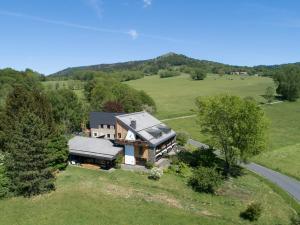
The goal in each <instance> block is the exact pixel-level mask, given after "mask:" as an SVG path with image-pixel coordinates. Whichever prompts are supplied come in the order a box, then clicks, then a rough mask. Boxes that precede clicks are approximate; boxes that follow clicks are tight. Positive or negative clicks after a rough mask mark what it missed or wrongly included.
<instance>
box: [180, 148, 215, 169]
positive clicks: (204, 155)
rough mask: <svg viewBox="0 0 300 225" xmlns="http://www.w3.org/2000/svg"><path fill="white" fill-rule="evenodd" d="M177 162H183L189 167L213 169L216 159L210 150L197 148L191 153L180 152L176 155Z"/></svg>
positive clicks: (212, 150)
mask: <svg viewBox="0 0 300 225" xmlns="http://www.w3.org/2000/svg"><path fill="white" fill-rule="evenodd" d="M177 155H178V160H179V161H182V162H185V163H186V164H188V165H189V166H191V167H194V168H196V167H199V166H202V167H211V168H212V167H215V166H216V165H217V164H218V158H217V156H216V154H215V153H214V149H212V148H198V149H196V150H193V151H182V152H179V153H178V154H177Z"/></svg>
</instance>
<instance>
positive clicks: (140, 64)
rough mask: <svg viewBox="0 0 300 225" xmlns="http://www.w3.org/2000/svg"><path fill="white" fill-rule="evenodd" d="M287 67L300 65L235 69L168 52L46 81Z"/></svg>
mask: <svg viewBox="0 0 300 225" xmlns="http://www.w3.org/2000/svg"><path fill="white" fill-rule="evenodd" d="M287 65H292V66H296V67H300V63H292V64H282V65H271V66H267V65H266V66H265V65H261V66H255V67H248V66H234V65H228V64H223V63H218V62H213V61H208V60H199V59H194V58H190V57H188V56H185V55H182V54H176V53H173V52H171V53H167V54H164V55H161V56H159V57H156V58H154V59H148V60H137V61H129V62H120V63H111V64H97V65H90V66H80V67H70V68H67V69H64V70H61V71H58V72H56V73H54V74H51V75H49V76H48V79H49V80H60V79H77V80H89V79H91V78H92V77H95V76H101V75H110V76H112V77H115V78H119V79H120V80H121V81H128V80H135V79H139V78H142V77H144V76H149V75H155V74H157V73H158V71H159V70H177V71H179V72H182V73H187V74H189V73H191V72H192V71H193V70H195V69H202V70H203V71H205V72H207V73H214V74H221V75H222V74H230V73H234V72H247V73H248V74H250V75H253V74H259V75H264V76H269V75H271V74H272V72H274V71H276V70H278V69H280V68H282V67H284V66H287Z"/></svg>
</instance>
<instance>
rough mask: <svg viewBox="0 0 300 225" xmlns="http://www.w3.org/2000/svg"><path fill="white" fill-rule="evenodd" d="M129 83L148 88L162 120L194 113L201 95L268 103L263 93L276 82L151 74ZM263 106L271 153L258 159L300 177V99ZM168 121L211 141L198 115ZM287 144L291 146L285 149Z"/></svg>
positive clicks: (136, 86) (137, 87) (178, 127)
mask: <svg viewBox="0 0 300 225" xmlns="http://www.w3.org/2000/svg"><path fill="white" fill-rule="evenodd" d="M127 83H128V84H129V85H131V86H132V87H134V88H136V89H142V90H145V91H146V92H147V93H148V94H150V96H152V97H153V98H154V100H155V102H156V103H157V106H158V112H157V116H158V117H159V118H161V119H162V118H172V117H177V116H182V115H190V114H194V112H193V111H192V109H193V108H194V101H195V98H196V97H197V96H211V95H215V94H219V93H229V94H233V95H238V96H242V97H245V96H252V97H254V98H255V99H256V100H257V101H258V102H264V101H265V100H264V99H263V97H262V95H263V94H264V92H265V89H266V87H268V86H270V85H274V84H273V81H272V79H270V78H263V77H240V76H223V77H219V76H215V75H211V76H208V77H207V78H206V79H205V80H204V81H192V80H191V79H190V78H189V77H188V76H180V77H173V78H165V79H161V78H159V77H158V76H151V77H146V78H144V79H140V80H134V81H129V82H127ZM262 108H263V109H264V110H265V112H266V115H267V117H268V118H269V120H270V129H269V135H268V136H269V140H268V149H267V150H268V152H266V153H265V154H262V155H260V156H258V157H256V158H255V161H256V162H258V163H261V164H263V165H266V166H268V167H270V168H273V169H277V170H278V171H282V172H284V173H287V174H290V175H293V176H295V177H299V171H300V170H299V163H298V162H299V161H300V152H299V151H297V149H296V148H295V147H293V145H296V144H297V143H300V101H298V102H283V103H278V104H273V105H262ZM166 123H167V124H168V125H169V126H171V127H172V128H173V129H175V130H176V131H186V132H188V133H189V134H190V135H191V137H192V138H193V139H196V140H199V141H202V142H206V140H207V137H205V136H204V135H203V134H201V132H200V127H199V126H198V125H197V122H196V117H192V118H184V119H174V120H167V121H166ZM285 146H289V147H287V148H283V147H285ZM290 146H291V147H290ZM296 146H297V145H296ZM287 152H288V153H287ZM282 154H284V155H286V156H287V157H286V158H285V160H279V158H280V157H281V155H282ZM290 158H291V159H290ZM270 159H271V160H270ZM276 159H278V160H276Z"/></svg>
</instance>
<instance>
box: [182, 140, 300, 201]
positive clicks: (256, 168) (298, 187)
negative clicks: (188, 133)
mask: <svg viewBox="0 0 300 225" xmlns="http://www.w3.org/2000/svg"><path fill="white" fill-rule="evenodd" d="M188 143H189V144H191V145H193V146H195V147H206V146H207V145H205V144H203V143H200V142H198V141H194V140H192V139H190V140H188ZM242 166H243V167H245V168H247V169H248V170H251V171H253V172H255V173H257V174H259V175H260V176H262V177H264V178H266V179H268V180H269V181H271V182H273V183H275V184H277V186H279V187H281V188H282V189H283V190H285V191H286V192H288V193H289V194H290V195H291V196H292V197H293V198H294V199H296V200H297V201H299V202H300V182H299V181H297V180H295V179H294V178H291V177H288V176H286V175H284V174H281V173H278V172H276V171H274V170H271V169H268V168H266V167H264V166H261V165H258V164H256V163H249V164H243V165H242Z"/></svg>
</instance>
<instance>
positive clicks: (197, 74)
mask: <svg viewBox="0 0 300 225" xmlns="http://www.w3.org/2000/svg"><path fill="white" fill-rule="evenodd" d="M205 77H206V72H205V71H203V70H201V69H196V70H194V71H193V72H192V73H191V78H192V79H193V80H204V79H205Z"/></svg>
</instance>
